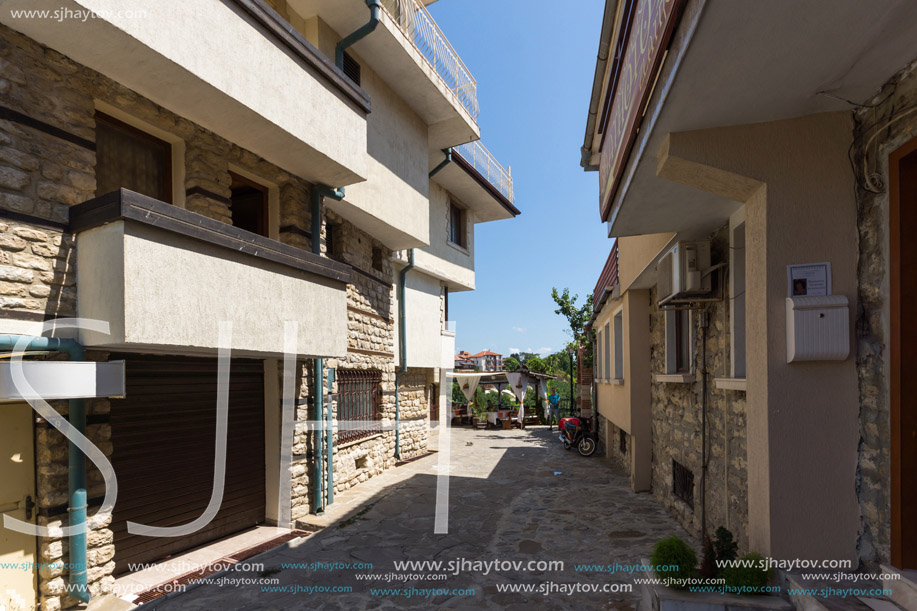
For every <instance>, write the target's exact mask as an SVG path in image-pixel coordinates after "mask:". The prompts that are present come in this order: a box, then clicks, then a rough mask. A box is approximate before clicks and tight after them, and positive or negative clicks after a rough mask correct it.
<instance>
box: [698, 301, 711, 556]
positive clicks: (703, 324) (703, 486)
mask: <svg viewBox="0 0 917 611" xmlns="http://www.w3.org/2000/svg"><path fill="white" fill-rule="evenodd" d="M709 322H710V321H709V314H708V313H707V310H706V309H704V310H701V312H700V328H701V425H700V426H701V433H700V434H701V442H700V445H701V471H700V523H701V527H700V528H701V541H706V540H707V327H708V325H709Z"/></svg>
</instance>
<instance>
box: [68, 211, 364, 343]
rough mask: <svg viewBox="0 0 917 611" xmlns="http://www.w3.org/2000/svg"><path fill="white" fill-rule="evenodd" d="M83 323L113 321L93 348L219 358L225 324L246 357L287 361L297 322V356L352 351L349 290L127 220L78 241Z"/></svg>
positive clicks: (87, 336) (89, 336) (88, 337)
mask: <svg viewBox="0 0 917 611" xmlns="http://www.w3.org/2000/svg"><path fill="white" fill-rule="evenodd" d="M77 242H78V244H79V247H78V252H77V270H78V271H77V304H78V308H77V309H78V312H79V315H80V316H81V317H85V318H93V319H98V320H105V321H109V324H110V325H111V334H110V335H108V336H106V335H104V334H101V333H96V332H91V331H87V332H84V333H83V334H82V339H83V342H84V343H85V344H86V345H87V346H109V347H112V348H114V347H117V348H125V349H130V350H141V349H153V350H162V351H168V352H169V353H171V354H189V353H196V352H197V353H204V352H209V353H211V354H212V353H213V352H214V351H215V350H216V349H217V348H218V347H219V342H218V340H219V329H218V325H219V322H220V321H223V320H227V321H232V322H233V329H232V344H231V345H232V348H233V350H234V351H235V352H236V353H237V354H239V355H242V354H249V355H281V354H283V351H284V321H288V320H291V321H296V322H298V323H299V335H298V338H297V343H296V345H297V353H298V354H300V355H310V356H311V355H321V356H344V355H345V354H346V352H347V313H346V294H345V290H344V289H345V285H343V284H341V283H339V282H332V281H329V280H327V279H325V278H321V277H318V276H314V275H311V274H307V273H304V272H297V271H296V270H292V269H290V268H288V267H286V266H281V265H279V264H273V263H270V262H266V261H256V262H255V263H253V261H254V260H253V259H252V258H251V257H249V256H247V255H243V254H240V253H234V252H231V251H229V250H228V249H225V248H220V247H218V246H214V245H211V244H205V243H202V242H199V241H197V240H193V239H191V238H186V237H183V236H179V235H175V234H172V233H169V232H165V231H162V230H158V229H155V228H149V227H144V226H138V225H134V224H126V223H125V222H124V221H118V222H115V223H109V224H108V225H104V226H102V227H97V228H94V229H90V230H88V231H85V232H83V233H80V234H79V236H78V238H77Z"/></svg>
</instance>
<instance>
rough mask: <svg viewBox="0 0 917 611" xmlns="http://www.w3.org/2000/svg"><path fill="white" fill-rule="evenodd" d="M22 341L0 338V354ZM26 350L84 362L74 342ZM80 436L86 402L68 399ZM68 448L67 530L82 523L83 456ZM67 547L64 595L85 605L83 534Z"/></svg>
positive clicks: (39, 340) (31, 344)
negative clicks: (68, 502)
mask: <svg viewBox="0 0 917 611" xmlns="http://www.w3.org/2000/svg"><path fill="white" fill-rule="evenodd" d="M21 339H22V337H21V336H18V335H0V350H13V349H14V348H16V344H17V343H18V342H19V341H20V340H21ZM28 340H29V341H28V344H27V345H26V348H25V349H26V350H41V351H53V352H63V353H64V354H66V355H68V356H69V357H70V360H71V361H85V360H86V351H85V350H84V349H83V346H82V345H81V344H79V343H78V342H77V341H76V340H73V339H66V338H58V337H30V338H28ZM67 419H68V420H69V421H70V425H71V426H73V428H75V429H76V430H77V431H79V433H80V434H81V435H84V436H85V435H86V401H85V400H84V399H70V415H69V416H68V418H67ZM68 445H69V454H70V457H69V461H70V466H69V477H68V491H67V492H68V494H69V497H70V505H69V507H68V508H67V512H68V514H69V516H70V518H69V520H68V523H69V525H70V526H80V525H83V524H85V523H86V505H87V501H86V456H85V455H84V454H83V452H82V451H81V450H80V449H79V448H78V447H77V446H76V444H74V443H73V441H69V442H68ZM69 544H70V587H69V588H68V592H67V594H68V595H69V596H71V597H73V598H75V599H76V600H78V601H80V602H84V603H88V602H89V600H90V599H91V598H92V595H91V594H90V593H89V587H88V585H87V583H88V579H87V572H86V569H87V566H86V532H85V530H84V531H83V532H81V533H77V534H72V535H70V537H69Z"/></svg>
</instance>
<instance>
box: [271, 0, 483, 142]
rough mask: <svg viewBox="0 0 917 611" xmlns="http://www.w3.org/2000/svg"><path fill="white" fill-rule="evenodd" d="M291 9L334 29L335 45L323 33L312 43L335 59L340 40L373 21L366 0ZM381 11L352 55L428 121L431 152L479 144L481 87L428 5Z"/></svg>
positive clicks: (298, 2)
mask: <svg viewBox="0 0 917 611" xmlns="http://www.w3.org/2000/svg"><path fill="white" fill-rule="evenodd" d="M287 6H288V7H289V8H290V9H291V10H292V11H293V12H295V13H297V14H298V16H300V17H302V18H303V19H304V20H306V21H307V22H311V20H313V19H314V18H316V17H317V18H318V19H319V20H321V21H322V22H324V23H326V24H327V25H328V26H330V29H331V30H333V31H334V33H335V35H336V36H335V37H334V38H333V39H331V38H328V37H325V38H324V39H323V38H322V37H323V36H324V34H323V32H322V28H321V27H319V28H317V30H318V34H317V36H318V38H319V39H318V40H317V41H313V42H316V44H317V46H318V47H319V48H321V49H322V50H323V51H324V52H325V53H326V54H330V56H331V57H333V50H334V46H335V45H336V44H337V42H338V40H340V38H343V37H344V36H347V35H348V34H350V33H351V32H353V31H355V30H356V29H358V28H359V27H361V26H362V25H363V24H365V23H366V22H367V21H368V20H369V9H368V8H367V6H366V2H365V1H364V0H287ZM382 6H383V10H382V16H381V20H380V22H379V26H378V27H377V28H376V30H375V31H374V32H372V33H371V34H369V35H368V36H366V37H364V38H363V39H361V40H360V41H358V42H357V43H355V44H354V45H353V47H351V49H352V51H353V52H354V53H355V54H357V55H358V56H359V59H360V60H361V62H362V63H365V64H366V65H367V66H368V67H369V68H371V69H372V70H373V72H375V73H376V74H377V75H378V76H379V78H380V79H381V80H382V81H384V82H385V84H386V85H387V86H388V87H390V88H391V89H392V90H393V91H394V92H395V93H396V94H397V95H398V97H400V98H401V99H402V100H404V102H406V103H407V105H408V106H410V107H411V109H412V110H413V111H414V112H416V113H417V114H418V115H419V116H420V118H421V119H423V121H424V122H425V123H426V124H427V126H428V128H429V145H430V148H432V149H435V150H439V149H443V148H448V147H450V146H455V145H457V144H460V143H462V142H468V141H469V140H476V139H477V138H479V137H480V131H479V130H478V126H477V116H478V101H477V84H476V82H475V80H474V77H473V76H472V75H471V72H470V71H469V70H468V68H467V67H466V66H465V64H464V63H463V62H462V59H461V57H460V56H459V54H458V53H457V52H456V51H455V49H454V48H453V47H452V45H451V44H449V41H448V39H447V38H446V36H445V35H444V34H443V32H442V30H440V28H439V26H438V25H437V24H436V21H434V20H433V17H431V16H430V13H429V12H428V11H427V9H426V7H425V6H424V3H423V2H421V1H419V0H382ZM367 86H368V87H369V85H367ZM369 92H370V95H371V96H373V97H374V98H375V97H376V95H377V92H375V91H373V90H371V89H370V91H369Z"/></svg>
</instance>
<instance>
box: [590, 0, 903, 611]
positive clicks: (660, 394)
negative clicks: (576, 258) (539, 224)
mask: <svg viewBox="0 0 917 611" xmlns="http://www.w3.org/2000/svg"><path fill="white" fill-rule="evenodd" d="M831 15H832V17H831V18H830V19H826V14H825V13H824V11H823V7H821V6H819V5H817V4H812V3H802V4H799V3H797V4H794V10H792V11H787V10H785V7H783V6H782V5H780V4H779V3H776V4H775V3H768V2H765V3H732V2H704V1H703V0H682V1H676V2H659V1H654V0H620V1H615V0H609V1H608V2H606V10H605V17H604V22H603V25H602V34H601V40H600V45H599V53H598V58H599V59H598V61H597V63H596V67H595V68H596V69H595V81H594V84H593V88H592V96H591V99H590V106H589V114H588V116H587V128H586V134H585V141H584V146H583V149H582V158H581V163H582V165H583V167H584V168H585V169H586V170H587V171H594V170H597V171H598V176H599V191H600V201H599V204H600V205H599V218H598V219H597V220H600V221H601V222H603V223H606V225H607V228H608V232H609V237H614V238H616V244H615V247H616V249H617V258H618V263H617V267H618V280H617V282H616V283H614V282H600V286H597V288H596V295H595V299H596V302H597V305H596V316H595V319H594V321H593V325H594V329H595V330H596V331H597V333H598V343H597V348H598V350H597V354H598V355H601V356H600V358H597V360H596V364H597V370H598V371H597V375H596V377H597V378H600V379H598V381H597V389H598V393H597V394H598V413H599V414H600V415H601V418H600V422H603V426H605V427H606V431H605V437H606V439H607V440H608V441H607V443H608V445H610V446H612V447H613V451H612V454H614V453H617V454H618V455H619V457H621V456H623V457H624V459H625V462H626V464H628V465H630V468H631V474H632V477H633V483H634V488H635V489H651V490H652V493H653V494H654V495H655V496H656V497H658V498H659V499H660V500H661V501H662V502H663V503H664V504H665V505H666V507H667V508H668V509H669V510H670V511H671V513H672V514H674V515H675V516H677V517H678V518H679V519H680V521H681V522H682V524H684V525H685V527H686V528H688V529H689V530H691V531H693V532H695V533H697V534H700V533H702V532H707V533H712V532H713V531H714V530H715V529H716V528H717V527H719V526H726V527H728V528H730V529H731V530H732V531H733V532H734V533H736V535H737V539H738V541H739V543H740V548H741V549H742V550H743V551H744V550H755V551H758V552H760V553H762V554H764V555H765V556H770V557H774V558H787V559H788V558H806V559H812V560H826V559H833V560H840V559H843V560H849V561H851V562H852V566H853V567H854V568H855V567H857V566H862V567H870V568H878V567H880V566H881V567H883V570H887V571H888V572H893V571H900V570H905V569H915V568H917V523H915V521H914V520H913V519H912V518H913V516H914V515H915V508H917V497H915V493H914V490H917V444H915V439H917V404H915V402H914V401H913V400H912V398H911V397H913V396H914V391H915V388H914V384H915V380H917V375H915V372H914V371H913V369H914V366H915V365H914V364H915V363H917V360H915V358H914V355H913V351H914V350H915V347H917V329H915V325H914V320H913V318H914V317H913V316H909V315H908V313H909V312H910V311H912V310H913V307H912V305H911V304H912V297H914V295H913V293H914V289H913V286H914V283H913V282H912V281H911V280H912V278H911V277H910V276H909V275H908V274H910V275H911V276H912V275H913V272H912V271H911V270H913V269H914V264H915V263H917V259H915V252H917V251H915V248H914V246H913V240H908V238H907V236H909V235H911V234H913V232H914V231H915V230H917V225H915V222H917V217H915V216H914V214H913V210H915V209H917V196H915V194H917V187H915V185H917V171H915V168H917V162H915V159H917V153H915V152H914V151H915V150H917V113H915V109H917V70H915V67H917V63H915V62H917V49H915V47H914V45H913V37H912V36H911V31H912V29H913V27H914V26H915V25H917V7H915V5H914V4H913V3H909V2H903V1H897V0H884V1H882V2H880V3H878V4H869V5H865V4H862V3H858V2H854V1H849V2H847V1H844V2H841V3H839V4H838V3H835V4H834V5H832V12H831ZM867 23H868V24H869V27H865V26H864V24H867ZM725 50H728V52H724V51H725ZM589 61H590V62H591V61H592V59H591V58H590V59H589ZM606 269H607V266H606ZM625 270H627V271H625ZM597 271H598V262H597ZM602 276H603V277H604V274H602ZM615 437H617V443H612V442H613V441H614V439H613V438H615ZM702 516H705V522H702ZM887 586H888V587H891V588H892V589H893V591H894V596H893V597H892V599H893V600H894V601H896V602H897V603H898V604H899V605H901V606H903V607H904V608H910V607H909V604H911V603H913V600H914V598H908V597H909V596H913V592H914V590H913V587H914V585H913V580H912V579H911V580H910V581H909V580H908V578H907V575H905V578H904V579H903V580H901V581H898V582H895V581H889V582H888V583H887ZM908 588H911V589H908ZM909 592H910V593H909ZM908 601H910V602H908Z"/></svg>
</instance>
